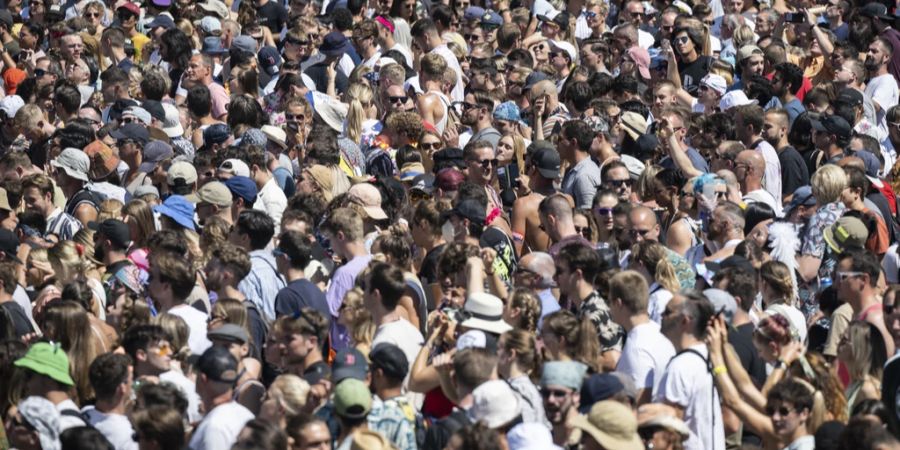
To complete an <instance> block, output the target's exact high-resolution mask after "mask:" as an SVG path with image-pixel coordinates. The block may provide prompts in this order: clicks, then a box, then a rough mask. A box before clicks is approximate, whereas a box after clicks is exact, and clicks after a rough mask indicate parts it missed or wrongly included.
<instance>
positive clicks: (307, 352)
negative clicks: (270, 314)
mask: <svg viewBox="0 0 900 450" xmlns="http://www.w3.org/2000/svg"><path fill="white" fill-rule="evenodd" d="M272 333H274V341H275V342H276V346H277V348H276V350H277V352H278V354H279V355H280V356H281V360H280V361H273V363H275V364H276V365H278V366H279V367H280V368H281V369H282V370H283V371H284V373H292V374H294V375H297V376H298V377H301V378H303V379H304V380H306V382H307V383H309V384H310V385H316V384H318V383H320V382H321V381H322V380H328V379H329V378H331V366H329V365H328V363H326V362H325V358H323V357H322V354H323V353H322V350H323V347H325V346H326V342H327V341H326V339H327V336H328V319H326V317H325V316H323V315H322V314H319V313H318V312H317V311H316V310H314V309H312V308H302V309H301V310H300V313H299V314H295V315H293V316H282V317H279V318H278V319H277V320H276V321H275V323H274V325H273V326H272ZM325 350H327V349H325Z"/></svg>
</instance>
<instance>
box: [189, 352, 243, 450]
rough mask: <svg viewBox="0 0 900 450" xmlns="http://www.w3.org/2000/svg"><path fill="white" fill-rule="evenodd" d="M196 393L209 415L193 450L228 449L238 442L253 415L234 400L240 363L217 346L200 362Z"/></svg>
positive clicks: (193, 439)
mask: <svg viewBox="0 0 900 450" xmlns="http://www.w3.org/2000/svg"><path fill="white" fill-rule="evenodd" d="M197 372H198V373H197V393H198V394H199V395H200V399H201V400H202V401H203V409H204V410H205V411H207V413H206V416H204V417H203V421H202V422H200V424H199V425H197V428H196V429H195V430H194V434H193V435H192V436H191V442H190V444H189V448H190V449H191V450H213V449H221V448H229V447H231V445H233V444H234V443H235V442H237V439H238V434H239V433H240V432H241V430H242V429H243V428H244V424H246V423H247V422H249V421H250V420H252V419H253V413H252V412H250V410H248V409H247V408H245V407H244V406H242V405H241V404H240V403H238V402H236V401H235V400H234V398H233V397H234V385H235V382H237V380H238V378H239V376H240V374H239V373H238V362H237V360H236V359H235V358H234V356H233V355H232V354H231V353H230V352H229V351H228V350H227V349H225V348H222V347H219V346H214V347H210V348H209V349H207V350H206V351H205V352H203V354H202V355H200V360H199V361H197Z"/></svg>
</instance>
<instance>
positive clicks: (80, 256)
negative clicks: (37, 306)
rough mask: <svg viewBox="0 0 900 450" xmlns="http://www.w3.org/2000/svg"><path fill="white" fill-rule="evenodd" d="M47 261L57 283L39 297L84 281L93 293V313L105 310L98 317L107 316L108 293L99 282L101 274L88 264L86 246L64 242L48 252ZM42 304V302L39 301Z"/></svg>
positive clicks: (73, 242)
mask: <svg viewBox="0 0 900 450" xmlns="http://www.w3.org/2000/svg"><path fill="white" fill-rule="evenodd" d="M47 259H48V261H49V262H50V267H52V268H53V273H54V274H55V276H56V282H55V283H54V285H53V286H48V287H47V288H46V289H45V290H44V291H43V292H42V293H41V295H39V296H38V297H39V298H40V297H41V296H42V295H45V294H49V291H50V290H52V291H55V292H61V290H62V288H63V287H65V286H66V285H67V284H69V283H72V282H73V281H75V280H79V279H80V280H84V281H85V282H87V285H88V286H89V287H90V288H91V291H92V292H93V300H92V303H91V311H98V310H99V309H103V312H102V315H101V313H99V312H98V313H97V316H98V317H103V316H105V314H106V312H105V309H106V292H105V290H104V289H103V284H102V283H101V282H100V280H99V273H97V272H96V270H92V269H93V267H92V265H91V264H90V263H89V262H87V250H86V248H85V246H84V245H82V244H77V243H75V241H62V242H59V243H57V244H56V245H54V246H53V247H51V248H50V250H48V251H47ZM38 303H40V300H38Z"/></svg>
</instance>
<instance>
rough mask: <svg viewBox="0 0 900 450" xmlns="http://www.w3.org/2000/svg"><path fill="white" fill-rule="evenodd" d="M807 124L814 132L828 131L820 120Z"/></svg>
mask: <svg viewBox="0 0 900 450" xmlns="http://www.w3.org/2000/svg"><path fill="white" fill-rule="evenodd" d="M809 124H810V125H811V126H812V127H813V129H814V130H817V131H828V129H827V128H825V125H824V124H823V123H822V121H821V120H810V121H809Z"/></svg>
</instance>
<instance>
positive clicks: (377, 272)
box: [366, 262, 406, 311]
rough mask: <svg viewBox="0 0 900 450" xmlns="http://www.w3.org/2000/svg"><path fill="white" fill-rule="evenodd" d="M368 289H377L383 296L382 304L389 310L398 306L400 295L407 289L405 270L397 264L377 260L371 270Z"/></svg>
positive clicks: (371, 290) (370, 290)
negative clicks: (404, 276)
mask: <svg viewBox="0 0 900 450" xmlns="http://www.w3.org/2000/svg"><path fill="white" fill-rule="evenodd" d="M366 284H368V286H366V289H367V290H368V291H369V292H374V291H375V290H376V289H377V290H378V293H379V294H380V296H381V304H382V306H384V308H385V309H386V310H388V311H393V310H394V309H396V308H397V303H399V302H400V297H401V296H403V292H404V291H405V290H406V281H405V280H404V278H403V271H402V270H400V268H399V267H397V266H396V265H392V264H388V263H383V262H376V263H374V264H373V265H372V267H371V269H370V271H369V278H368V280H367V283H366Z"/></svg>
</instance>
